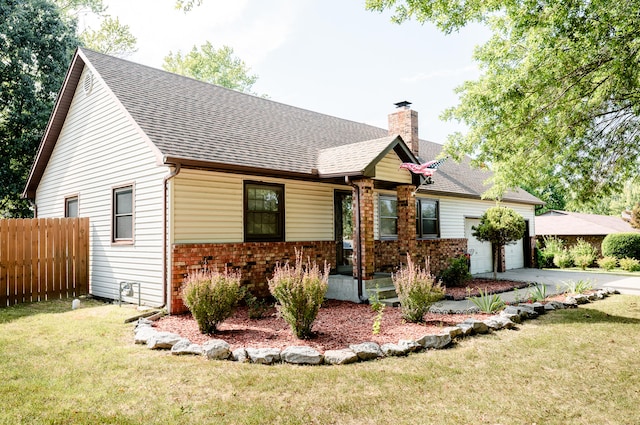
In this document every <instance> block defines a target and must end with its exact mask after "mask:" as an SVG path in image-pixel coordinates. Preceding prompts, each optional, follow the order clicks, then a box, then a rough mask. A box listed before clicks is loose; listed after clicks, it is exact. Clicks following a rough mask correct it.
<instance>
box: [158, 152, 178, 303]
mask: <svg viewBox="0 0 640 425" xmlns="http://www.w3.org/2000/svg"><path fill="white" fill-rule="evenodd" d="M178 173H180V164H176V165H175V167H174V168H173V170H171V172H170V173H169V174H167V175H166V176H165V177H164V179H163V180H162V187H163V191H164V192H163V196H162V286H163V287H164V290H163V291H162V292H163V295H162V306H161V307H160V308H164V307H166V305H167V301H168V293H169V290H170V288H169V279H168V278H167V265H168V261H167V245H168V241H167V237H168V234H169V231H168V229H167V228H168V223H167V205H168V200H167V192H168V190H169V180H171V179H172V178H174V177H175V176H177V175H178ZM168 310H171V306H169V309H168Z"/></svg>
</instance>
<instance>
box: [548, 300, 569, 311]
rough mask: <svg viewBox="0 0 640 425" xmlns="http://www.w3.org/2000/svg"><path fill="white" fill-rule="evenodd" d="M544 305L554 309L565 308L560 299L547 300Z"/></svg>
mask: <svg viewBox="0 0 640 425" xmlns="http://www.w3.org/2000/svg"><path fill="white" fill-rule="evenodd" d="M545 306H551V307H553V308H554V309H555V310H562V309H565V308H566V307H565V305H564V303H561V302H560V301H549V302H548V303H546V304H545Z"/></svg>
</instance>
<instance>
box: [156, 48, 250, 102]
mask: <svg viewBox="0 0 640 425" xmlns="http://www.w3.org/2000/svg"><path fill="white" fill-rule="evenodd" d="M162 67H163V68H164V69H165V70H166V71H169V72H173V73H176V74H180V75H184V76H187V77H191V78H195V79H196V80H200V81H204V82H207V83H211V84H216V85H219V86H222V87H226V88H229V89H233V90H238V91H241V92H244V93H249V94H255V93H253V92H252V91H251V87H252V86H253V85H254V84H255V82H256V81H257V80H258V76H256V75H250V74H249V71H250V69H249V68H248V67H247V65H246V64H245V63H244V61H243V60H241V59H240V58H238V57H236V56H234V54H233V49H232V48H231V47H229V46H222V47H221V48H220V49H216V48H214V47H213V46H212V45H211V42H209V41H207V42H206V43H205V44H203V45H202V46H200V50H198V48H197V47H196V46H193V49H192V50H191V51H190V52H189V53H187V54H183V53H182V52H180V51H178V52H177V53H175V54H174V53H173V52H170V53H169V55H168V56H166V57H165V58H164V63H163V64H162Z"/></svg>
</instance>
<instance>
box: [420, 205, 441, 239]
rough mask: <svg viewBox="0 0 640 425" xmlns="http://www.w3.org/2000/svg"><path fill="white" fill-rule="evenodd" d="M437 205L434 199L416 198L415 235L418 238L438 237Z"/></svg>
mask: <svg viewBox="0 0 640 425" xmlns="http://www.w3.org/2000/svg"><path fill="white" fill-rule="evenodd" d="M438 207H439V205H438V201H437V200H435V199H425V198H418V199H416V235H417V236H418V238H423V239H426V238H438V237H440V220H439V211H438V210H439V208H438Z"/></svg>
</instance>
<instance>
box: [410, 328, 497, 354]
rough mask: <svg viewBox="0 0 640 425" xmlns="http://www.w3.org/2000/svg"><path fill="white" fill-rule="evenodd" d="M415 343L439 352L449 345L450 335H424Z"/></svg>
mask: <svg viewBox="0 0 640 425" xmlns="http://www.w3.org/2000/svg"><path fill="white" fill-rule="evenodd" d="M485 327H486V326H485ZM416 342H417V343H418V344H420V345H422V346H423V347H424V348H425V349H429V348H433V349H435V350H439V349H441V348H445V347H446V346H448V345H449V344H451V335H449V334H448V333H446V334H440V335H425V336H423V337H422V338H420V339H418V340H417V341H416Z"/></svg>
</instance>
